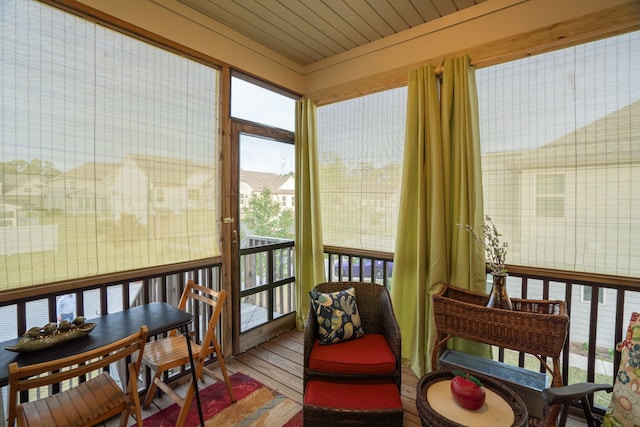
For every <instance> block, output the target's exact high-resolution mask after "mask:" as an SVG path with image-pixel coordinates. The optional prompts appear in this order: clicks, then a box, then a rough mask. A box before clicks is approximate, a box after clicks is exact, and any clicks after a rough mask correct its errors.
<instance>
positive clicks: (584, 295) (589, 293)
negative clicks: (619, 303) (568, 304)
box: [580, 286, 605, 304]
mask: <svg viewBox="0 0 640 427" xmlns="http://www.w3.org/2000/svg"><path fill="white" fill-rule="evenodd" d="M581 291H582V292H581V295H580V301H582V302H591V300H592V298H593V288H592V287H591V286H582V289H581ZM604 303H605V301H604V288H599V289H598V304H604Z"/></svg>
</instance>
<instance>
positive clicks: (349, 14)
mask: <svg viewBox="0 0 640 427" xmlns="http://www.w3.org/2000/svg"><path fill="white" fill-rule="evenodd" d="M179 1H180V2H181V3H183V4H184V5H187V6H189V7H191V8H193V9H196V10H198V11H199V12H201V13H203V14H205V15H207V16H209V17H210V18H213V19H214V20H216V21H218V22H220V23H221V24H223V25H225V26H227V27H229V28H231V29H233V30H235V31H237V32H239V33H240V34H242V35H244V36H246V37H248V38H250V39H252V40H254V41H256V42H258V43H260V44H261V45H264V46H267V47H269V48H270V49H272V50H274V51H276V52H278V53H280V54H282V55H283V56H285V57H286V58H289V59H290V60H292V61H294V62H296V63H298V64H300V65H302V66H305V65H309V64H312V63H314V62H317V61H321V60H323V59H325V58H329V57H331V56H334V55H337V54H340V53H342V52H346V51H348V50H350V49H354V48H356V47H359V46H363V45H366V44H367V43H371V42H373V41H376V40H379V39H382V38H384V37H388V36H391V35H393V34H397V33H400V32H402V31H404V30H408V29H409V28H413V27H416V26H418V25H421V24H424V23H426V22H429V21H433V20H434V19H438V18H440V17H443V16H446V15H449V14H452V13H456V12H457V11H460V10H462V9H465V8H468V7H473V6H474V5H475V4H477V3H480V2H483V1H486V0H179Z"/></svg>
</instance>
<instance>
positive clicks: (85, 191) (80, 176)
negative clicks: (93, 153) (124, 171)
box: [46, 162, 119, 215]
mask: <svg viewBox="0 0 640 427" xmlns="http://www.w3.org/2000/svg"><path fill="white" fill-rule="evenodd" d="M118 166H119V165H118V164H114V163H95V162H87V163H84V164H82V165H81V166H78V167H77V168H74V169H71V170H69V171H67V172H64V173H62V174H60V175H58V176H56V177H55V178H54V179H52V180H51V182H49V197H48V199H47V203H46V207H47V209H50V210H57V211H64V212H65V213H66V214H68V215H86V214H89V215H94V214H102V215H107V214H108V213H109V212H110V211H111V187H112V186H113V184H112V181H113V173H114V171H115V170H116V168H117V167H118Z"/></svg>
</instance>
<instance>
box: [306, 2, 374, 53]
mask: <svg viewBox="0 0 640 427" xmlns="http://www.w3.org/2000/svg"><path fill="white" fill-rule="evenodd" d="M317 1H318V0H307V2H313V4H314V5H315V2H317ZM323 3H324V4H325V5H327V7H328V8H330V9H331V10H333V12H334V13H335V14H336V15H338V16H340V17H342V19H343V20H345V21H346V22H347V23H349V25H350V26H351V27H352V28H353V30H354V31H355V32H357V33H358V34H361V35H362V37H364V38H365V40H367V42H372V41H375V40H379V39H380V38H381V37H382V36H381V35H380V33H379V32H377V31H376V30H375V28H373V27H372V26H371V25H370V24H369V23H368V22H367V21H366V20H364V19H362V16H360V15H359V14H358V13H357V12H356V11H355V10H353V8H351V7H350V3H348V2H345V1H344V0H325V1H324V2H323ZM314 7H315V6H314ZM362 44H366V43H361V44H360V45H362Z"/></svg>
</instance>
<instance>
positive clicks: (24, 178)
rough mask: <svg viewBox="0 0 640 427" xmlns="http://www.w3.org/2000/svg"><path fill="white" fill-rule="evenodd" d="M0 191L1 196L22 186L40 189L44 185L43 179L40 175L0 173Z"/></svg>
mask: <svg viewBox="0 0 640 427" xmlns="http://www.w3.org/2000/svg"><path fill="white" fill-rule="evenodd" d="M0 183H2V185H0V189H2V193H3V194H8V193H11V192H12V191H14V190H15V189H16V188H18V187H22V186H24V185H35V186H37V187H41V186H43V185H44V181H43V178H42V177H41V176H40V175H27V174H21V173H0Z"/></svg>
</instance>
